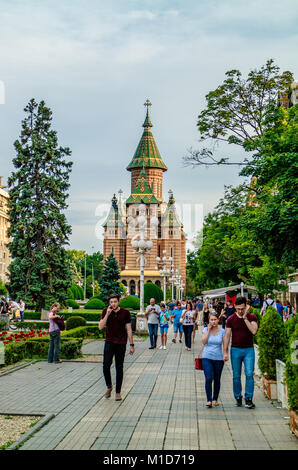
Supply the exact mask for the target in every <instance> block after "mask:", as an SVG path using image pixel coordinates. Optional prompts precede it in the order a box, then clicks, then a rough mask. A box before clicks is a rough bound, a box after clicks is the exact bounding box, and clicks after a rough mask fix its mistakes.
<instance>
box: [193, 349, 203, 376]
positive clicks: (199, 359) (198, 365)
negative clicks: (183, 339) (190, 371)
mask: <svg viewBox="0 0 298 470" xmlns="http://www.w3.org/2000/svg"><path fill="white" fill-rule="evenodd" d="M203 349H204V344H203V345H202V347H201V350H200V352H199V355H198V357H196V358H195V368H196V369H197V370H203V362H202V352H203Z"/></svg>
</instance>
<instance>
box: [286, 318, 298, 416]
mask: <svg viewBox="0 0 298 470" xmlns="http://www.w3.org/2000/svg"><path fill="white" fill-rule="evenodd" d="M296 316H297V315H296ZM289 321H290V320H288V321H287V323H288V322H289ZM297 345H298V323H297V322H296V326H295V330H294V332H293V333H292V335H291V336H290V338H289V349H288V354H287V356H288V357H287V362H286V382H287V386H288V402H289V406H290V408H291V409H292V410H294V411H296V412H298V351H297Z"/></svg>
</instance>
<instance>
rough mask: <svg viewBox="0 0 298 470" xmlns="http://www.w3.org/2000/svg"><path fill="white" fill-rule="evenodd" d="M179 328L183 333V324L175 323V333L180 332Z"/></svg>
mask: <svg viewBox="0 0 298 470" xmlns="http://www.w3.org/2000/svg"><path fill="white" fill-rule="evenodd" d="M178 330H179V333H183V325H182V323H181V322H179V323H174V333H178Z"/></svg>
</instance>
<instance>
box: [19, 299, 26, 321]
mask: <svg viewBox="0 0 298 470" xmlns="http://www.w3.org/2000/svg"><path fill="white" fill-rule="evenodd" d="M24 310H25V302H24V300H23V299H20V314H21V321H24Z"/></svg>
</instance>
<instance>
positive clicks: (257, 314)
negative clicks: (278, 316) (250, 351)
mask: <svg viewBox="0 0 298 470" xmlns="http://www.w3.org/2000/svg"><path fill="white" fill-rule="evenodd" d="M249 313H250V314H251V315H255V316H256V317H257V324H258V328H260V326H261V321H262V315H261V314H260V311H259V310H258V309H257V308H254V307H252V308H251V309H250V310H249ZM253 339H254V343H255V344H258V335H257V334H256V335H254V338H253Z"/></svg>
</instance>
